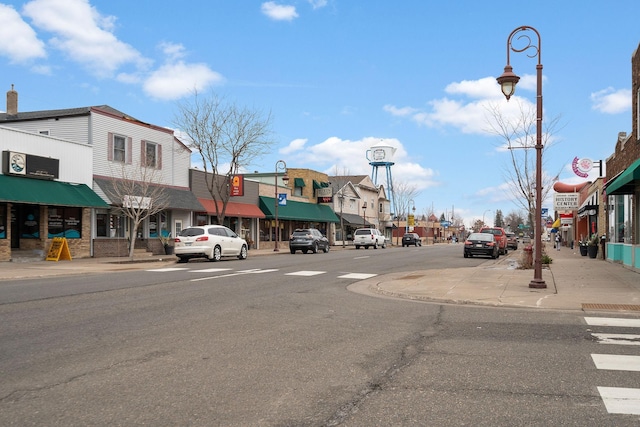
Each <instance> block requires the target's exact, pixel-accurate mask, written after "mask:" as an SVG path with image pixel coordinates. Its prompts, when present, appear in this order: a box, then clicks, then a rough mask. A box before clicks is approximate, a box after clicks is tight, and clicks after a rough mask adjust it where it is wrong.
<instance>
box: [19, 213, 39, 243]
mask: <svg viewBox="0 0 640 427" xmlns="http://www.w3.org/2000/svg"><path fill="white" fill-rule="evenodd" d="M22 218H23V221H22V222H21V223H20V224H18V226H19V228H20V231H19V233H18V234H19V236H20V238H21V239H39V238H40V206H38V205H25V206H24V207H23V209H22Z"/></svg>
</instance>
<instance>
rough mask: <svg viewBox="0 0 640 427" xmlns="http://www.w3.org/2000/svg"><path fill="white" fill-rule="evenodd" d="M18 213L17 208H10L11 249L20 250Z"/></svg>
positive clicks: (14, 206) (13, 206)
mask: <svg viewBox="0 0 640 427" xmlns="http://www.w3.org/2000/svg"><path fill="white" fill-rule="evenodd" d="M19 212H20V209H19V207H18V206H16V205H12V206H11V249H20V230H19V227H18V224H19V223H20V221H19V219H18V218H19V216H20V214H19Z"/></svg>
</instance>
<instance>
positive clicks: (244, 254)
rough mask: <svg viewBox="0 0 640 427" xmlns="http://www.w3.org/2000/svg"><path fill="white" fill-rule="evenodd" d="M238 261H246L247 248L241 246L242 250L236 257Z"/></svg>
mask: <svg viewBox="0 0 640 427" xmlns="http://www.w3.org/2000/svg"><path fill="white" fill-rule="evenodd" d="M238 259H247V247H246V246H245V245H242V248H241V249H240V255H238Z"/></svg>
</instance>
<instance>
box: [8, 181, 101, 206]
mask: <svg viewBox="0 0 640 427" xmlns="http://www.w3.org/2000/svg"><path fill="white" fill-rule="evenodd" d="M0 202H11V203H29V204H34V205H49V206H79V207H87V208H108V207H109V205H108V204H107V203H106V202H105V201H104V200H102V198H101V197H100V196H98V195H97V194H96V193H94V191H93V190H92V189H91V188H90V187H89V186H87V185H85V184H71V183H68V182H60V181H48V180H43V179H33V178H20V177H15V176H8V175H0Z"/></svg>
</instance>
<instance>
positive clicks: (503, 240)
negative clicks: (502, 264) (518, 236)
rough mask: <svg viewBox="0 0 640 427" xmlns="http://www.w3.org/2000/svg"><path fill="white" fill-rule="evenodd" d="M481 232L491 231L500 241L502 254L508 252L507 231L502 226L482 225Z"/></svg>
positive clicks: (499, 245)
mask: <svg viewBox="0 0 640 427" xmlns="http://www.w3.org/2000/svg"><path fill="white" fill-rule="evenodd" d="M480 233H491V234H493V235H494V236H495V238H496V241H497V242H498V252H500V254H501V255H506V254H507V232H506V231H504V228H502V227H482V228H481V229H480Z"/></svg>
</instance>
